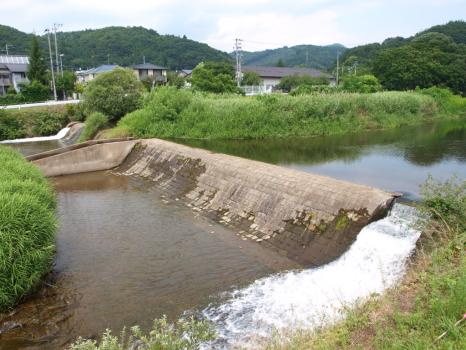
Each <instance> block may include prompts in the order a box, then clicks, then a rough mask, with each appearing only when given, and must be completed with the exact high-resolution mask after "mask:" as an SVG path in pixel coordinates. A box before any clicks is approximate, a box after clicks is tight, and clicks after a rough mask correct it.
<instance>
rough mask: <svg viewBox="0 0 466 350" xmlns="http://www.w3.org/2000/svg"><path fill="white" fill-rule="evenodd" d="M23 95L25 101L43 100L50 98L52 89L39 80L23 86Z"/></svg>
mask: <svg viewBox="0 0 466 350" xmlns="http://www.w3.org/2000/svg"><path fill="white" fill-rule="evenodd" d="M21 95H22V96H23V98H24V101H25V102H42V101H47V100H48V99H50V89H49V87H48V86H47V85H44V84H42V83H41V82H39V81H37V80H33V81H32V82H30V83H29V84H25V85H23V86H22V87H21Z"/></svg>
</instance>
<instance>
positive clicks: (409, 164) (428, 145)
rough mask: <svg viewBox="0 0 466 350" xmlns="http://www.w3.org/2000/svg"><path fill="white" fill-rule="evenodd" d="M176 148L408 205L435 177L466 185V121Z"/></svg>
mask: <svg viewBox="0 0 466 350" xmlns="http://www.w3.org/2000/svg"><path fill="white" fill-rule="evenodd" d="M176 142H181V143H184V144H187V145H189V146H193V147H200V148H205V149H208V150H211V151H214V152H220V153H226V154H231V155H235V156H239V157H243V158H249V159H254V160H259V161H263V162H267V163H272V164H277V165H281V166H285V167H290V168H294V169H297V170H301V171H306V172H312V173H315V174H321V175H327V176H331V177H334V178H337V179H341V180H347V181H351V182H355V183H360V184H363V185H369V186H374V187H378V188H381V189H384V190H387V191H395V192H401V193H403V194H404V197H405V198H406V199H414V200H416V199H418V198H419V185H420V184H422V183H423V182H424V181H425V180H426V178H427V176H428V175H429V174H431V175H432V176H433V177H434V178H435V179H439V180H444V179H448V178H450V177H451V176H452V175H454V174H456V175H457V176H458V177H459V178H463V179H466V120H465V119H463V120H453V121H442V122H437V123H432V124H424V125H416V126H409V127H402V128H398V129H390V130H376V131H367V132H359V133H353V134H346V135H335V136H324V137H312V138H305V137H303V138H273V139H264V140H176Z"/></svg>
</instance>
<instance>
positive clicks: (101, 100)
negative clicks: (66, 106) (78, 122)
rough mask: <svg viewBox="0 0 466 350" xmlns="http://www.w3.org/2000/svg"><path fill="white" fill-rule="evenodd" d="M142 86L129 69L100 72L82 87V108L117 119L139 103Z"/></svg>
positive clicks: (110, 118) (88, 111)
mask: <svg viewBox="0 0 466 350" xmlns="http://www.w3.org/2000/svg"><path fill="white" fill-rule="evenodd" d="M143 92H144V87H143V85H142V83H141V82H140V81H139V80H138V79H137V78H136V77H135V76H134V73H133V71H132V70H131V69H124V68H116V69H114V70H113V71H111V72H107V73H102V74H100V75H98V76H97V77H96V78H95V79H94V80H92V81H90V82H89V84H88V85H87V86H86V88H85V89H84V94H83V95H84V96H83V99H84V109H85V111H86V113H87V114H90V113H92V112H101V113H103V114H105V115H107V116H109V120H118V119H120V118H121V117H123V116H124V115H125V114H127V113H129V112H132V111H134V110H136V109H137V108H138V107H139V106H140V104H141V98H142V94H143Z"/></svg>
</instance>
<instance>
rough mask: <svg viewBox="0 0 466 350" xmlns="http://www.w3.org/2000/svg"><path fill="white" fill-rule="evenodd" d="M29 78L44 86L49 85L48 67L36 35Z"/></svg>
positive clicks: (30, 55)
mask: <svg viewBox="0 0 466 350" xmlns="http://www.w3.org/2000/svg"><path fill="white" fill-rule="evenodd" d="M27 77H28V79H29V80H30V81H34V80H37V81H38V82H40V83H42V84H44V85H47V84H48V78H47V67H46V65H45V62H44V59H43V57H42V50H41V49H40V47H39V41H38V40H37V36H35V35H34V36H33V37H32V40H31V51H30V53H29V68H28V72H27Z"/></svg>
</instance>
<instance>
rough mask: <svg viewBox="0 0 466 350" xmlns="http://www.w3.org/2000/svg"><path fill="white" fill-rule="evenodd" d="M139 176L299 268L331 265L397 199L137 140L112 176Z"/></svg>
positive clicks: (230, 158)
mask: <svg viewBox="0 0 466 350" xmlns="http://www.w3.org/2000/svg"><path fill="white" fill-rule="evenodd" d="M114 172H115V173H118V174H123V175H128V176H137V177H142V178H145V179H147V180H150V181H152V182H153V184H154V186H157V187H158V188H161V189H162V190H164V191H165V193H166V195H167V197H168V198H173V199H183V200H184V201H185V202H186V203H187V205H189V206H190V207H192V208H193V210H195V211H198V212H202V213H204V214H205V215H207V216H210V217H212V218H213V219H216V220H218V221H220V222H221V223H224V224H225V225H227V226H231V227H234V228H236V229H237V230H238V232H239V234H241V235H242V237H243V239H248V240H254V241H256V242H258V243H260V244H263V245H266V246H268V247H270V248H273V249H275V250H277V251H278V252H279V253H281V254H282V255H285V256H288V257H289V258H292V259H294V260H295V261H297V262H299V263H301V264H303V265H320V264H323V263H325V262H328V261H331V260H333V259H334V258H336V257H337V256H339V255H340V254H341V253H343V252H344V251H345V250H346V249H347V247H348V246H349V245H350V244H351V243H352V241H353V240H354V239H355V237H356V235H357V233H358V232H359V231H360V230H361V228H362V227H364V226H365V225H367V224H368V223H369V222H370V221H372V220H374V219H376V218H379V217H381V216H383V215H384V214H385V212H386V211H387V209H388V208H389V207H390V205H391V203H392V201H393V199H394V197H395V195H394V194H391V193H387V192H384V191H381V190H379V189H375V188H371V187H367V186H362V185H357V184H353V183H349V182H346V181H340V180H336V179H332V178H329V177H325V176H319V175H313V174H309V173H303V172H299V171H296V170H292V169H287V168H282V167H279V166H275V165H271V164H266V163H262V162H257V161H252V160H248V159H243V158H239V157H233V156H228V155H225V154H216V153H212V152H209V151H205V150H201V149H196V148H191V147H187V146H183V145H179V144H176V143H172V142H168V141H163V140H158V139H149V140H141V141H140V143H139V144H138V146H137V147H135V149H134V150H133V152H131V154H130V155H129V156H128V157H127V158H126V160H125V162H124V163H123V164H121V165H120V166H119V167H118V168H116V169H115V170H114Z"/></svg>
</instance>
